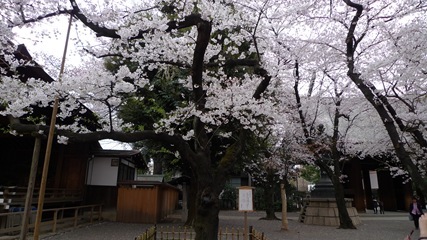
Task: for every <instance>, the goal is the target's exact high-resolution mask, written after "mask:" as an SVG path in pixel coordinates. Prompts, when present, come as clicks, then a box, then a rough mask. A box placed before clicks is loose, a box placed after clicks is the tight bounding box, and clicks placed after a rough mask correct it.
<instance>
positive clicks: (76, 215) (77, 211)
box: [74, 208, 79, 227]
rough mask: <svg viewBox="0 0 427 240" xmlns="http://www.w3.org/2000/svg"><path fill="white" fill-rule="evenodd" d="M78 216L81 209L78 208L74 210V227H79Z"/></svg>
mask: <svg viewBox="0 0 427 240" xmlns="http://www.w3.org/2000/svg"><path fill="white" fill-rule="evenodd" d="M78 216H79V209H78V208H76V209H75V210H74V227H77V222H78V221H77V220H78V219H79V218H78Z"/></svg>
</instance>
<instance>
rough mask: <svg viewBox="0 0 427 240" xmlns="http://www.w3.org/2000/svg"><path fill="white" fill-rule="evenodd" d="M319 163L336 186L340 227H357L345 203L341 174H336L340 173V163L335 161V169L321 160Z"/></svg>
mask: <svg viewBox="0 0 427 240" xmlns="http://www.w3.org/2000/svg"><path fill="white" fill-rule="evenodd" d="M317 165H318V166H319V167H320V168H321V169H322V170H323V171H324V172H326V174H327V175H328V177H329V178H330V179H331V181H332V184H333V186H334V193H335V201H336V203H337V208H338V217H339V220H340V225H339V228H342V229H355V228H356V227H355V226H354V224H353V221H352V220H351V218H350V215H348V211H347V207H346V205H345V198H344V186H343V185H342V184H341V182H340V180H339V177H338V176H339V175H338V176H337V175H336V174H335V173H340V172H339V167H338V170H337V169H335V168H337V166H339V163H338V162H335V163H334V170H332V169H330V168H329V166H328V165H327V164H324V163H321V162H318V164H317Z"/></svg>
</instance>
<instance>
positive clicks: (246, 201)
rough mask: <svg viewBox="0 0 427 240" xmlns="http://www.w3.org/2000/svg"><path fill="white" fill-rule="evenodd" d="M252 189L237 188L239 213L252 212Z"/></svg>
mask: <svg viewBox="0 0 427 240" xmlns="http://www.w3.org/2000/svg"><path fill="white" fill-rule="evenodd" d="M253 210H254V207H253V198H252V187H239V211H253Z"/></svg>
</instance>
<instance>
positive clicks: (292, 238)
mask: <svg viewBox="0 0 427 240" xmlns="http://www.w3.org/2000/svg"><path fill="white" fill-rule="evenodd" d="M276 215H277V216H278V217H280V213H276ZM407 215H408V214H407V213H406V212H385V214H381V215H379V214H372V213H361V214H360V215H359V217H360V218H361V220H362V224H361V225H359V226H357V229H351V230H350V229H337V228H336V227H325V226H315V225H305V224H303V223H300V222H298V213H289V214H288V222H289V230H287V231H283V230H281V221H280V220H276V221H267V220H260V218H261V217H263V216H265V213H264V212H262V211H255V212H249V213H248V215H247V216H248V217H247V219H248V225H250V226H253V227H254V228H255V229H256V230H258V231H261V232H264V235H265V236H266V237H267V239H269V240H279V239H280V240H282V239H284V240H305V239H307V240H308V239H316V240H334V239H375V240H393V239H396V240H402V239H404V237H405V236H406V235H407V234H408V233H409V232H410V231H411V230H412V229H413V228H414V224H413V222H411V221H409V220H408V216H407ZM179 217H180V214H179V213H176V214H174V215H172V216H171V218H170V219H171V220H174V221H172V222H171V221H169V222H168V223H162V224H160V225H182V222H181V221H180V220H179ZM150 226H151V225H147V224H126V223H117V222H102V223H98V224H94V225H90V226H85V227H80V228H77V229H73V230H68V231H65V232H62V233H59V234H56V235H53V236H52V235H51V236H45V237H44V238H43V239H46V240H68V239H69V240H72V239H78V240H96V239H103V240H104V239H105V240H109V239H111V240H113V239H114V240H132V239H134V238H135V236H137V235H139V234H141V233H142V232H144V230H145V229H147V228H148V227H150ZM220 227H223V228H225V227H241V228H243V227H244V213H242V212H238V211H221V213H220ZM418 235H419V231H418V230H416V231H415V232H414V234H413V238H412V239H417V238H418Z"/></svg>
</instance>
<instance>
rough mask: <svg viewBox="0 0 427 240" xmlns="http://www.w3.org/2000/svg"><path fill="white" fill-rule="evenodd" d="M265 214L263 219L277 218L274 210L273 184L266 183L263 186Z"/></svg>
mask: <svg viewBox="0 0 427 240" xmlns="http://www.w3.org/2000/svg"><path fill="white" fill-rule="evenodd" d="M264 202H265V214H266V216H265V217H263V218H262V219H264V220H278V218H277V217H276V214H275V211H274V185H272V184H266V185H265V186H264Z"/></svg>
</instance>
